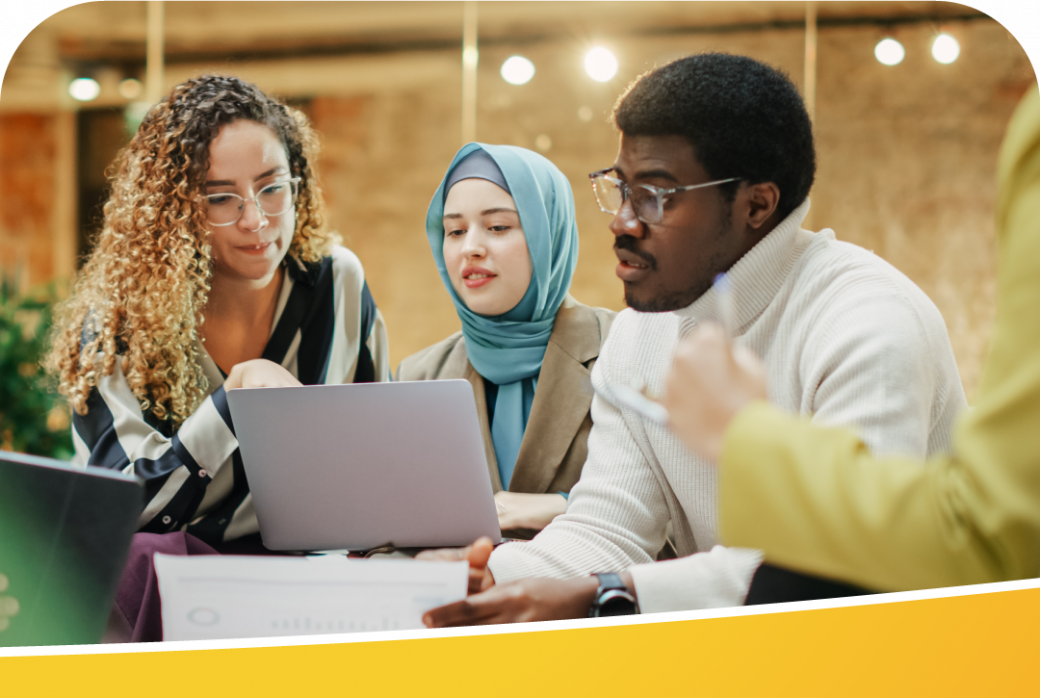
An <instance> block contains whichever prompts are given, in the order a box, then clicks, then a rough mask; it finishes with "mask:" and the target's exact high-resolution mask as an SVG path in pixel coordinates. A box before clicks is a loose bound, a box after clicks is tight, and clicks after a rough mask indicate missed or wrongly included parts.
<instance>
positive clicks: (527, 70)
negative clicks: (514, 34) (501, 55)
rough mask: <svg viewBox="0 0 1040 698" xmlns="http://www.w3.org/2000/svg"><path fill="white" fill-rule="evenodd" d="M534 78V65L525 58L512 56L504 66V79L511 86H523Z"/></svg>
mask: <svg viewBox="0 0 1040 698" xmlns="http://www.w3.org/2000/svg"><path fill="white" fill-rule="evenodd" d="M533 77H534V63H532V62H531V61H529V60H528V59H526V58H524V57H523V56H510V57H509V58H507V59H506V62H505V63H503V64H502V79H503V80H505V81H506V82H508V83H509V84H510V85H523V84H525V83H527V82H530V80H531V78H533Z"/></svg>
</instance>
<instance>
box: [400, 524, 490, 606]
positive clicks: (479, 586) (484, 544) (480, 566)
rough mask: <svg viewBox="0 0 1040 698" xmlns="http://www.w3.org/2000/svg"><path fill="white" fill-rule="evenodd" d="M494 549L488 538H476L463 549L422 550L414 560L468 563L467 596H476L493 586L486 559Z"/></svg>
mask: <svg viewBox="0 0 1040 698" xmlns="http://www.w3.org/2000/svg"><path fill="white" fill-rule="evenodd" d="M494 549H495V545H494V543H492V542H491V539H490V538H488V537H486V536H485V537H483V538H478V539H477V540H476V542H474V543H473V545H468V546H466V547H465V548H440V549H439V550H423V551H422V552H421V553H419V554H418V555H416V556H415V559H416V560H432V561H434V562H436V561H441V562H461V561H462V560H465V561H467V562H469V589H468V590H467V591H466V593H467V594H478V593H480V592H482V591H484V590H485V589H489V588H491V587H492V586H494V585H495V577H494V576H493V575H492V574H491V570H489V569H488V566H487V563H488V558H490V557H491V551H492V550H494Z"/></svg>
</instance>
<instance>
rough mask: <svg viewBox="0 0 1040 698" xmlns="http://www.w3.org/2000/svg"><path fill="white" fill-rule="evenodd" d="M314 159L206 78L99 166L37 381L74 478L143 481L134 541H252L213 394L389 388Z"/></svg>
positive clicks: (281, 109)
mask: <svg viewBox="0 0 1040 698" xmlns="http://www.w3.org/2000/svg"><path fill="white" fill-rule="evenodd" d="M316 151H317V139H316V136H315V134H314V132H313V131H312V130H311V128H310V126H309V124H308V123H307V119H306V117H304V115H303V114H301V113H300V112H298V111H296V110H294V109H291V108H289V107H287V106H286V105H284V104H282V103H280V102H278V101H276V100H273V99H271V98H269V97H267V96H266V95H265V94H264V93H263V92H261V91H260V90H259V89H258V88H257V87H256V86H254V85H252V84H249V83H247V82H244V81H242V80H239V79H237V78H233V77H221V76H203V77H199V78H195V79H192V80H188V81H187V82H185V83H183V84H181V85H178V86H177V87H175V88H174V89H173V91H172V92H171V93H170V94H169V96H168V97H167V98H166V99H164V100H162V101H161V102H159V103H158V104H156V105H155V106H154V107H153V108H152V109H151V111H149V113H148V114H147V116H146V117H145V119H144V120H143V122H142V123H141V126H140V128H139V129H138V131H137V133H136V135H135V136H134V137H133V139H132V140H131V142H130V144H129V145H128V146H127V147H126V148H125V149H124V150H123V151H122V152H121V153H120V155H119V157H118V159H117V160H116V162H115V164H114V167H113V171H112V182H111V196H110V198H109V200H108V202H107V203H106V204H105V207H104V215H105V218H104V227H103V229H102V231H101V234H100V236H99V238H98V240H97V246H96V247H95V249H94V252H93V253H92V254H91V256H90V259H89V260H88V261H87V263H86V266H85V267H84V269H83V271H82V273H81V275H80V277H79V279H78V280H77V282H76V285H75V287H74V290H73V293H72V296H71V298H70V299H69V300H68V301H67V302H66V303H65V304H64V305H63V306H62V307H61V308H60V310H59V315H58V319H57V322H56V327H55V331H54V335H53V337H52V350H51V353H50V356H49V357H48V367H49V368H50V370H51V371H53V372H54V373H55V374H57V376H58V377H59V380H60V385H61V391H62V393H63V394H64V395H66V396H67V397H68V399H69V401H70V402H71V403H72V405H73V407H74V410H75V413H74V415H73V432H74V440H75V443H76V459H77V460H78V462H80V463H89V464H91V465H97V466H102V467H107V468H112V469H116V470H121V471H124V472H130V473H134V474H136V475H138V476H139V477H141V478H142V479H144V481H145V483H146V485H147V496H148V501H147V505H146V507H145V510H144V513H143V514H142V516H141V519H140V530H141V531H144V532H149V533H157V534H165V533H169V532H184V533H187V534H190V535H191V536H193V537H194V538H197V539H201V541H203V542H205V543H207V544H209V545H213V546H217V545H219V544H222V543H225V542H227V541H232V540H236V539H240V538H243V537H245V536H248V535H250V534H255V533H257V531H258V527H257V523H256V517H255V515H254V514H253V508H252V503H251V499H250V495H249V488H248V484H247V483H246V480H245V477H244V474H243V471H242V465H241V459H240V456H239V452H238V442H237V440H236V439H235V434H234V428H233V425H232V422H231V415H230V412H229V411H228V406H227V399H226V391H227V390H231V389H233V388H238V387H251V386H252V387H255V386H285V385H300V384H301V383H302V384H322V383H343V382H352V381H353V382H366V381H378V380H387V379H388V378H389V372H388V368H387V351H386V334H385V329H384V326H383V322H382V318H381V317H380V315H379V312H378V310H377V309H376V306H375V303H374V302H373V300H372V297H371V295H370V294H369V292H368V287H367V285H366V284H365V279H364V273H363V270H362V268H361V264H360V262H359V261H358V259H357V257H355V256H354V255H353V253H351V252H350V251H348V250H346V249H345V248H343V247H340V246H337V245H336V242H337V236H336V235H335V234H334V233H332V232H329V231H328V230H327V229H326V227H325V211H324V205H323V203H322V197H321V192H320V190H319V188H318V184H317V182H316V180H315V172H314V169H313V162H314V158H315V155H316Z"/></svg>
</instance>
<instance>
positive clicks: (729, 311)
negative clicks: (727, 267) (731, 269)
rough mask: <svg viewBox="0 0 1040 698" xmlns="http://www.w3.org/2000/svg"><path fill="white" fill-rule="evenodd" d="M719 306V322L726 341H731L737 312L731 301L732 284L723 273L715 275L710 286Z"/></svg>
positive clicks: (735, 329) (734, 332)
mask: <svg viewBox="0 0 1040 698" xmlns="http://www.w3.org/2000/svg"><path fill="white" fill-rule="evenodd" d="M712 287H713V288H714V289H715V298H716V301H717V302H718V306H719V323H720V324H721V325H722V331H723V332H724V333H725V334H726V341H727V342H730V343H732V342H733V337H734V335H735V334H736V332H737V329H738V328H737V312H736V308H735V307H734V305H735V304H734V302H733V284H732V282H731V281H730V280H729V276H728V275H726V274H725V273H723V274H719V275H718V276H716V277H715V283H714V285H713V286H712Z"/></svg>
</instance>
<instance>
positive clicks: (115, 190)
mask: <svg viewBox="0 0 1040 698" xmlns="http://www.w3.org/2000/svg"><path fill="white" fill-rule="evenodd" d="M240 119H248V120H251V121H255V122H258V123H261V124H264V125H266V126H268V127H270V128H271V130H272V131H274V133H275V134H276V135H277V136H278V137H279V138H280V139H281V141H282V144H283V145H284V146H285V149H286V152H287V154H288V159H289V168H290V170H291V174H292V176H293V177H299V178H300V185H299V197H298V199H297V202H296V230H295V233H294V235H293V239H292V243H291V245H290V247H289V255H292V256H294V257H296V258H297V259H299V260H300V261H303V262H317V261H319V260H320V259H321V258H322V257H325V256H327V255H328V254H330V252H331V248H332V246H333V245H334V244H335V243H337V242H338V241H339V240H338V237H337V236H336V234H335V233H333V232H329V231H327V230H326V229H325V207H324V203H323V201H322V196H321V191H320V189H319V187H318V184H317V181H316V179H315V172H314V171H313V169H312V163H313V162H314V158H315V157H316V155H317V150H318V141H317V136H316V134H315V133H314V131H313V130H312V129H311V127H310V125H309V123H308V121H307V118H306V117H305V116H304V115H303V114H302V113H301V112H299V111H297V110H295V109H292V108H290V107H288V106H286V105H285V104H282V103H281V102H278V101H276V100H274V99H271V98H270V97H268V96H267V95H265V94H264V93H263V92H261V91H260V89H259V88H257V87H256V86H255V85H252V84H250V83H248V82H245V81H243V80H240V79H238V78H233V77H223V76H216V75H206V76H203V77H199V78H195V79H192V80H188V81H187V82H185V83H183V84H181V85H178V86H177V87H175V88H174V89H173V91H172V92H171V93H170V95H169V96H168V97H167V98H166V99H165V100H163V101H161V102H159V103H158V104H156V105H155V106H154V107H152V109H151V110H150V111H149V112H148V114H147V116H145V118H144V120H143V121H142V122H141V126H140V128H139V129H138V130H137V133H136V134H135V135H134V137H133V139H132V140H131V141H130V144H129V145H128V146H127V147H126V148H124V149H123V150H122V151H121V152H120V154H119V156H118V157H117V158H116V160H115V162H114V163H113V165H112V167H111V169H110V172H109V178H110V181H111V195H110V196H109V199H108V201H107V202H106V203H105V207H104V226H103V228H102V230H101V233H100V235H99V237H98V239H97V245H96V247H95V248H94V251H93V252H92V253H91V255H90V257H89V259H88V260H87V262H86V264H85V266H84V267H83V269H82V271H81V272H80V274H79V276H78V277H77V280H76V282H75V284H74V286H73V290H72V294H71V296H70V298H69V299H68V300H67V301H65V302H64V303H62V304H61V305H60V306H59V307H58V309H57V312H56V317H55V323H54V329H53V330H52V334H51V349H50V353H49V355H48V356H47V358H46V360H45V362H44V364H45V366H46V368H47V369H48V370H49V371H51V372H52V373H54V374H56V375H57V377H58V380H59V386H60V391H61V393H62V394H63V395H65V396H66V398H68V400H69V402H70V403H71V405H72V406H73V408H74V409H75V410H76V411H77V412H78V413H79V414H86V412H87V406H88V399H89V398H90V395H91V392H92V390H93V389H94V388H95V386H97V384H98V381H99V380H100V379H101V378H102V377H104V376H109V375H112V373H113V372H114V371H115V365H116V360H117V359H119V360H120V362H121V364H120V368H121V369H122V372H123V375H124V377H125V378H126V382H127V384H128V385H129V386H130V390H131V391H133V394H134V395H135V396H136V397H137V399H138V401H139V402H140V404H141V409H142V411H143V412H144V413H146V414H147V413H149V412H151V414H153V415H154V416H155V417H156V418H158V419H159V420H160V421H161V422H166V423H168V424H169V425H170V426H171V428H172V430H176V429H177V428H178V427H179V426H180V424H181V423H182V422H183V421H184V420H185V419H187V417H188V416H189V415H190V414H192V413H193V412H194V411H195V410H196V409H197V408H198V406H199V403H201V402H202V400H203V398H204V396H205V394H206V390H207V388H208V384H207V381H206V377H205V375H204V374H203V371H202V367H201V365H200V364H199V357H198V353H197V352H196V350H195V343H196V340H197V339H198V337H199V333H198V330H199V326H200V325H201V324H202V322H203V319H204V318H203V312H204V310H205V308H206V302H207V300H208V298H209V291H210V279H211V276H212V273H213V261H212V257H211V254H210V244H209V236H210V228H209V225H208V224H207V222H206V210H205V206H204V195H205V181H206V173H207V171H208V169H209V145H210V143H211V142H212V141H213V139H214V138H216V136H217V134H218V133H219V132H220V129H221V128H222V127H224V126H225V125H227V124H229V123H231V122H233V121H237V120H240Z"/></svg>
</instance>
